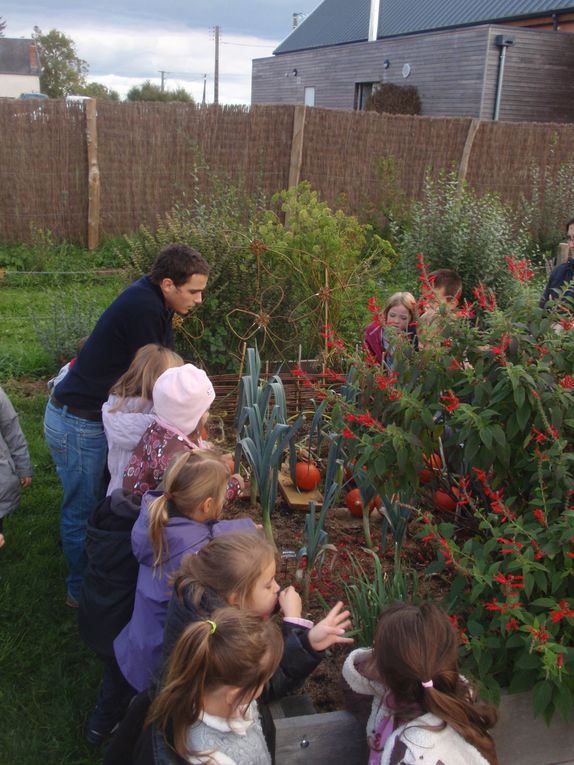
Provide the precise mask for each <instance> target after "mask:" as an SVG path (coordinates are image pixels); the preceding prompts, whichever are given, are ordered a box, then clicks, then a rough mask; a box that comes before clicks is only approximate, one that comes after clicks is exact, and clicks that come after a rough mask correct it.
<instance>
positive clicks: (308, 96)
mask: <svg viewBox="0 0 574 765" xmlns="http://www.w3.org/2000/svg"><path fill="white" fill-rule="evenodd" d="M305 106H315V88H305Z"/></svg>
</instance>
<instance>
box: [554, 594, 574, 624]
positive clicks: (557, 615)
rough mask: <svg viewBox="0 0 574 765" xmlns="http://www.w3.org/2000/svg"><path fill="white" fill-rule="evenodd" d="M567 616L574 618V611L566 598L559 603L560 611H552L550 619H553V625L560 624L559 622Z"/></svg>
mask: <svg viewBox="0 0 574 765" xmlns="http://www.w3.org/2000/svg"><path fill="white" fill-rule="evenodd" d="M565 616H567V617H572V616H574V610H572V609H571V608H570V606H569V605H568V601H567V600H566V599H565V598H562V600H561V601H560V603H559V610H556V611H550V618H551V619H552V623H553V624H558V622H560V621H562V619H564V617H565Z"/></svg>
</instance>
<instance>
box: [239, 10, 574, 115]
mask: <svg viewBox="0 0 574 765" xmlns="http://www.w3.org/2000/svg"><path fill="white" fill-rule="evenodd" d="M381 82H382V83H394V84H397V85H401V84H402V85H413V86H415V87H416V88H417V90H418V93H419V96H420V98H421V103H422V114H423V115H427V116H447V115H448V116H461V117H469V116H470V117H478V118H481V119H492V118H495V119H506V120H538V121H557V122H574V0H424V1H422V0H324V2H323V3H321V5H319V7H318V8H316V10H315V11H313V13H311V14H310V15H309V16H308V17H307V18H306V19H305V20H304V21H303V22H302V23H301V24H300V25H299V26H298V27H296V29H294V31H293V32H292V33H291V34H290V35H289V37H287V38H286V40H284V41H283V42H282V43H281V45H279V46H278V47H277V48H276V50H275V51H274V53H273V56H272V57H269V58H262V59H255V60H254V61H253V73H252V88H251V99H252V103H254V104H269V103H274V104H277V103H283V104H284V103H289V104H297V103H300V104H302V103H305V104H308V105H310V106H324V107H333V108H339V109H363V108H364V107H365V103H366V101H367V98H368V96H369V94H370V93H371V91H372V89H373V87H375V86H376V85H377V84H378V83H381Z"/></svg>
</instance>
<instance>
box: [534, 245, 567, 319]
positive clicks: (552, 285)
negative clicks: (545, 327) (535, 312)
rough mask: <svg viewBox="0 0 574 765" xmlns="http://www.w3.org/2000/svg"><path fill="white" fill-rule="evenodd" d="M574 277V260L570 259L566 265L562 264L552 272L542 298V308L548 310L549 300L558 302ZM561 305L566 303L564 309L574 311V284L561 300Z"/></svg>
mask: <svg viewBox="0 0 574 765" xmlns="http://www.w3.org/2000/svg"><path fill="white" fill-rule="evenodd" d="M573 277H574V260H572V258H568V260H567V261H566V262H565V263H561V264H560V265H559V266H556V268H555V269H554V270H553V271H552V273H551V274H550V278H549V279H548V284H547V285H546V289H545V290H544V294H543V295H542V297H541V298H540V308H546V305H547V303H548V301H549V300H556V298H557V297H558V296H559V295H560V293H561V292H562V290H563V288H564V287H565V285H566V284H570V283H572V278H573ZM560 302H561V303H563V302H565V303H566V305H565V306H563V308H564V309H570V310H571V309H572V307H574V283H572V286H571V287H569V288H568V289H567V290H566V291H565V292H564V294H563V295H562V298H561V300H560Z"/></svg>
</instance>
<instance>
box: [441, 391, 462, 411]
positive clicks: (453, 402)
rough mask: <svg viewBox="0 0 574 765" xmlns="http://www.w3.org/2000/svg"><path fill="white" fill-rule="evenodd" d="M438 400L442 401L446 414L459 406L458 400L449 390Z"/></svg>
mask: <svg viewBox="0 0 574 765" xmlns="http://www.w3.org/2000/svg"><path fill="white" fill-rule="evenodd" d="M440 400H441V401H444V403H445V408H446V410H447V412H454V411H455V410H456V409H458V405H459V404H460V399H459V398H457V397H456V396H455V395H454V393H453V392H452V390H449V392H448V393H447V394H446V395H445V396H441V397H440Z"/></svg>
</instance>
